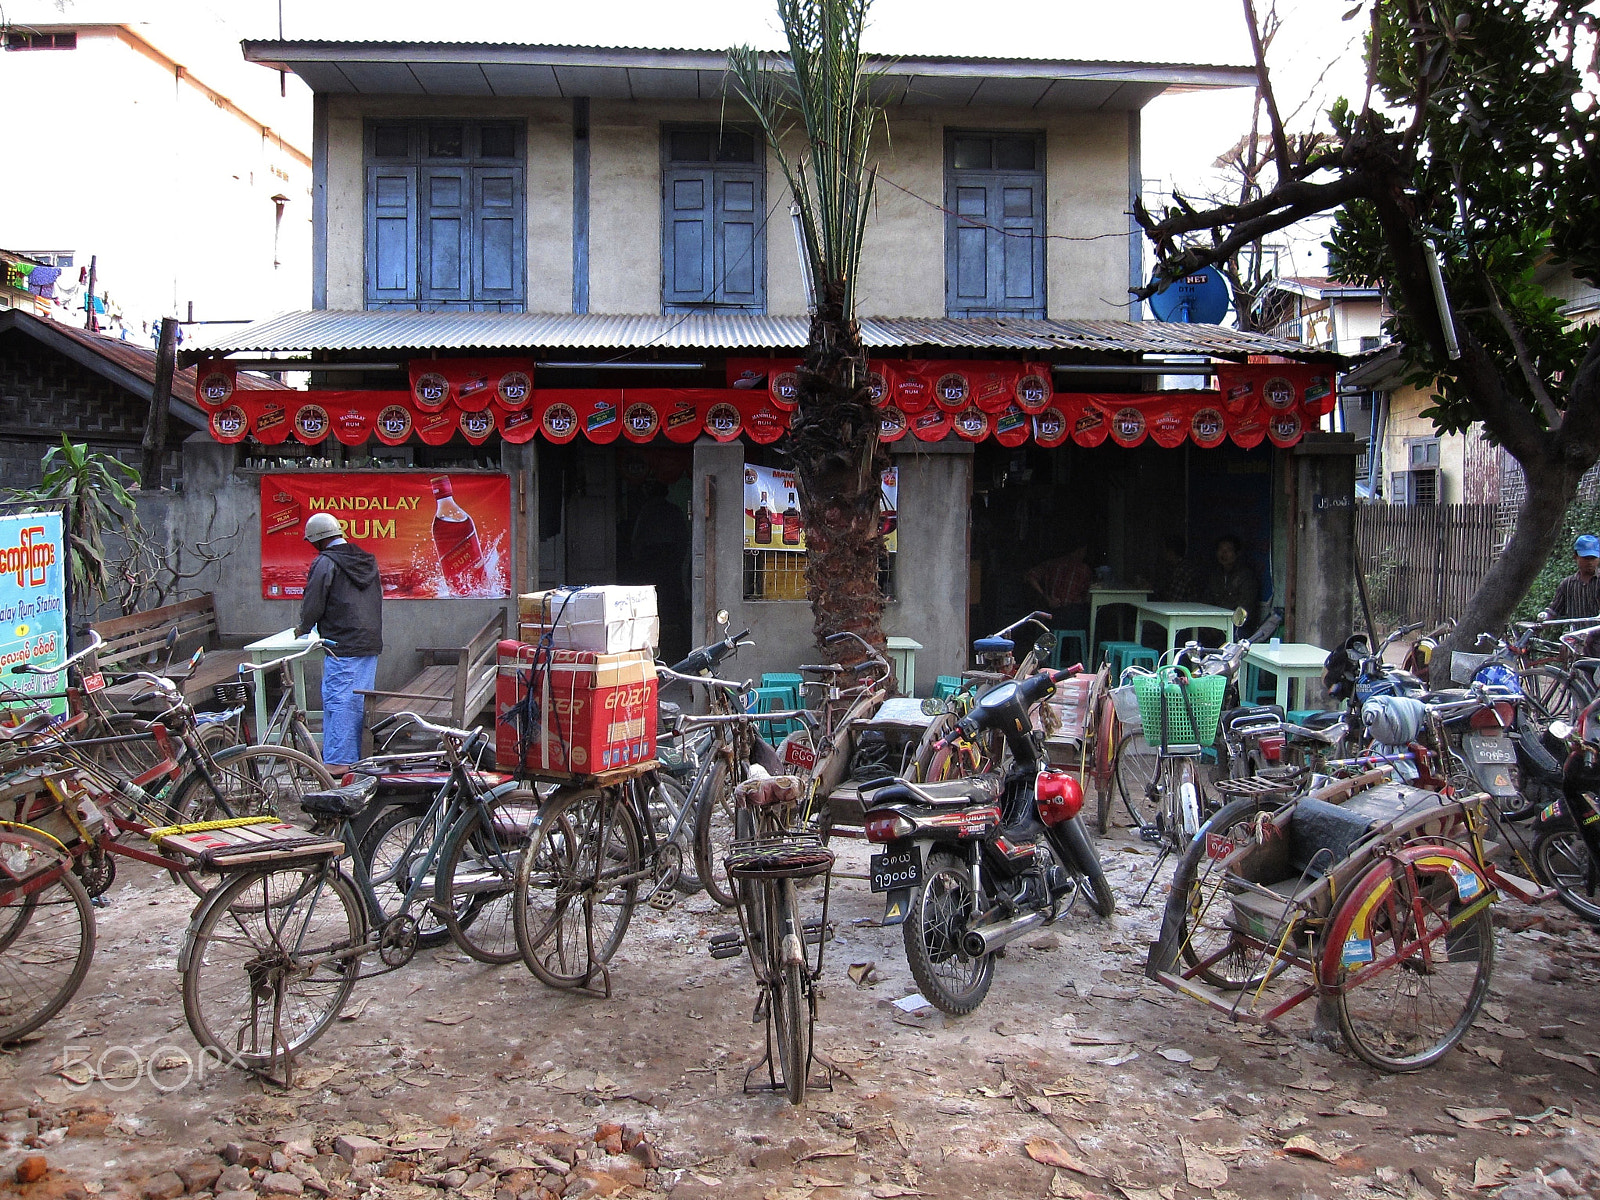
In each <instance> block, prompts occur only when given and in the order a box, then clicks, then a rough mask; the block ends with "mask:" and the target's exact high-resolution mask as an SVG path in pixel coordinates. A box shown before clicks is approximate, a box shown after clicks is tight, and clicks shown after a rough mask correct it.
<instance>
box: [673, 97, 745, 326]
mask: <svg viewBox="0 0 1600 1200" xmlns="http://www.w3.org/2000/svg"><path fill="white" fill-rule="evenodd" d="M680 133H706V134H709V135H710V136H711V144H712V154H711V157H710V158H709V159H708V160H706V161H705V162H704V163H703V164H702V163H697V162H692V161H687V160H685V161H679V160H677V159H674V158H673V157H672V138H673V135H674V134H680ZM729 133H733V134H741V135H743V136H745V137H748V138H750V139H751V140H752V141H753V142H754V144H755V157H754V160H753V161H752V162H749V163H737V162H728V163H721V162H719V161H718V160H717V157H716V148H717V143H718V141H719V140H720V138H721V137H722V136H723V135H725V134H729ZM660 154H661V289H660V293H661V311H662V312H663V313H690V312H706V313H747V314H751V315H754V316H764V315H765V314H766V312H767V303H768V295H767V282H768V275H767V232H768V227H769V226H768V221H767V216H768V212H767V199H768V196H767V183H768V170H767V143H766V139H765V138H764V137H763V136H762V134H761V129H760V127H759V126H756V125H753V124H739V123H732V122H720V123H719V122H704V121H663V122H662V123H661V127H660ZM689 178H701V179H703V180H705V181H706V182H707V183H709V193H710V200H709V206H710V209H711V215H710V218H709V219H710V222H711V227H712V247H711V253H710V255H709V256H707V255H705V253H704V252H703V251H702V266H703V267H704V268H705V269H707V270H709V271H710V273H711V281H712V286H711V289H710V292H709V293H708V296H709V298H707V299H704V300H700V301H689V300H685V299H684V298H683V296H682V293H678V294H674V289H672V288H670V287H669V284H670V282H671V280H672V276H673V273H674V271H675V269H676V266H677V251H676V248H675V246H674V241H673V237H674V231H673V216H672V213H673V211H674V210H673V208H672V207H671V206H672V202H673V191H674V187H675V185H676V184H677V183H678V182H681V181H684V180H687V179H689ZM746 180H748V181H749V182H751V183H753V184H754V187H755V196H754V197H753V203H752V205H751V208H750V210H749V211H750V214H751V219H752V221H753V222H754V229H753V231H752V234H751V251H752V257H753V258H754V260H755V261H754V262H753V263H752V266H751V287H752V292H751V295H752V296H753V299H752V300H750V301H748V302H746V301H742V300H729V299H728V298H727V293H726V292H725V291H724V290H723V285H725V284H726V282H727V271H726V267H725V262H724V260H723V257H722V254H721V249H722V246H721V243H722V230H723V228H724V224H723V217H724V216H725V215H726V214H723V213H721V212H720V207H721V204H722V198H723V197H724V196H725V194H726V185H727V184H728V183H730V182H744V181H746ZM703 194H704V193H703ZM708 257H709V262H707V261H706V259H707V258H708ZM719 292H721V293H722V295H721V297H720V298H718V296H717V293H719Z"/></svg>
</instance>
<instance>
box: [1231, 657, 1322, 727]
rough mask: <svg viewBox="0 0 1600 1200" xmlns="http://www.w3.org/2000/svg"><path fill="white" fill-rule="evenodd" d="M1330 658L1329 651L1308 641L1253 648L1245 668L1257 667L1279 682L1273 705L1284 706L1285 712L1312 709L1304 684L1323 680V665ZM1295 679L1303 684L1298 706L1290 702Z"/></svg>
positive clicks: (1246, 660) (1246, 658) (1246, 659)
mask: <svg viewBox="0 0 1600 1200" xmlns="http://www.w3.org/2000/svg"><path fill="white" fill-rule="evenodd" d="M1327 658H1328V652H1327V651H1326V650H1324V649H1323V648H1322V647H1321V646H1313V645H1311V643H1309V642H1281V643H1279V644H1278V645H1276V646H1274V645H1272V644H1271V643H1268V644H1267V645H1265V646H1251V647H1250V649H1248V650H1246V651H1245V654H1244V661H1245V665H1246V666H1250V667H1254V668H1255V669H1256V670H1258V671H1269V672H1271V673H1272V675H1273V676H1274V677H1275V678H1276V679H1277V681H1278V690H1277V695H1276V696H1275V697H1274V703H1276V704H1278V705H1281V706H1282V708H1283V710H1284V711H1285V712H1288V711H1289V710H1290V709H1291V708H1309V707H1310V705H1308V704H1306V702H1305V690H1306V689H1305V681H1306V680H1308V679H1321V678H1322V669H1323V663H1324V662H1326V661H1327ZM1293 680H1300V681H1301V683H1300V703H1299V704H1290V703H1289V684H1290V682H1291V681H1293Z"/></svg>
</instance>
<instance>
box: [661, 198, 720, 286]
mask: <svg viewBox="0 0 1600 1200" xmlns="http://www.w3.org/2000/svg"><path fill="white" fill-rule="evenodd" d="M664 184H665V186H664V189H663V190H664V192H665V195H664V196H663V200H664V203H665V207H666V211H665V212H664V213H663V214H662V215H663V229H662V239H661V241H662V245H661V272H662V283H661V299H662V302H663V303H664V304H666V305H682V304H692V305H696V306H699V305H703V304H706V303H708V302H709V301H711V300H712V299H713V297H712V295H711V288H712V285H713V283H714V282H715V281H716V262H715V254H714V252H713V251H714V247H715V235H714V231H713V229H712V219H713V215H714V209H713V204H712V200H713V195H712V193H713V180H712V173H711V168H710V167H672V168H670V169H669V170H667V171H666V172H665V179H664Z"/></svg>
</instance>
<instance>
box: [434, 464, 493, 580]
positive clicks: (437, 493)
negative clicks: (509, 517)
mask: <svg viewBox="0 0 1600 1200" xmlns="http://www.w3.org/2000/svg"><path fill="white" fill-rule="evenodd" d="M428 482H429V483H430V484H432V485H433V496H434V499H435V500H437V501H438V506H437V507H436V508H435V509H434V511H433V545H434V548H435V549H436V550H438V552H439V569H440V571H441V572H442V573H443V575H444V579H445V582H446V583H447V584H449V585H450V590H451V591H453V592H454V593H455V594H456V595H458V596H476V595H480V594H482V593H483V592H485V591H487V590H488V587H489V572H488V570H487V568H486V566H485V564H484V561H483V547H482V546H481V545H479V544H478V528H477V526H476V525H474V524H473V523H472V517H471V516H470V515H468V513H467V510H466V509H464V508H462V507H461V505H459V504H457V503H456V500H455V489H454V488H453V487H452V486H451V484H450V479H449V476H446V475H436V476H434V477H433V478H432V479H430V480H428Z"/></svg>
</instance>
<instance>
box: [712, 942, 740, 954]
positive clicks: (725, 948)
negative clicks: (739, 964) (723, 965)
mask: <svg viewBox="0 0 1600 1200" xmlns="http://www.w3.org/2000/svg"><path fill="white" fill-rule="evenodd" d="M743 953H744V943H743V942H740V941H732V942H725V943H723V944H721V945H714V946H712V947H711V957H712V958H737V957H738V956H739V955H741V954H743Z"/></svg>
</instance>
